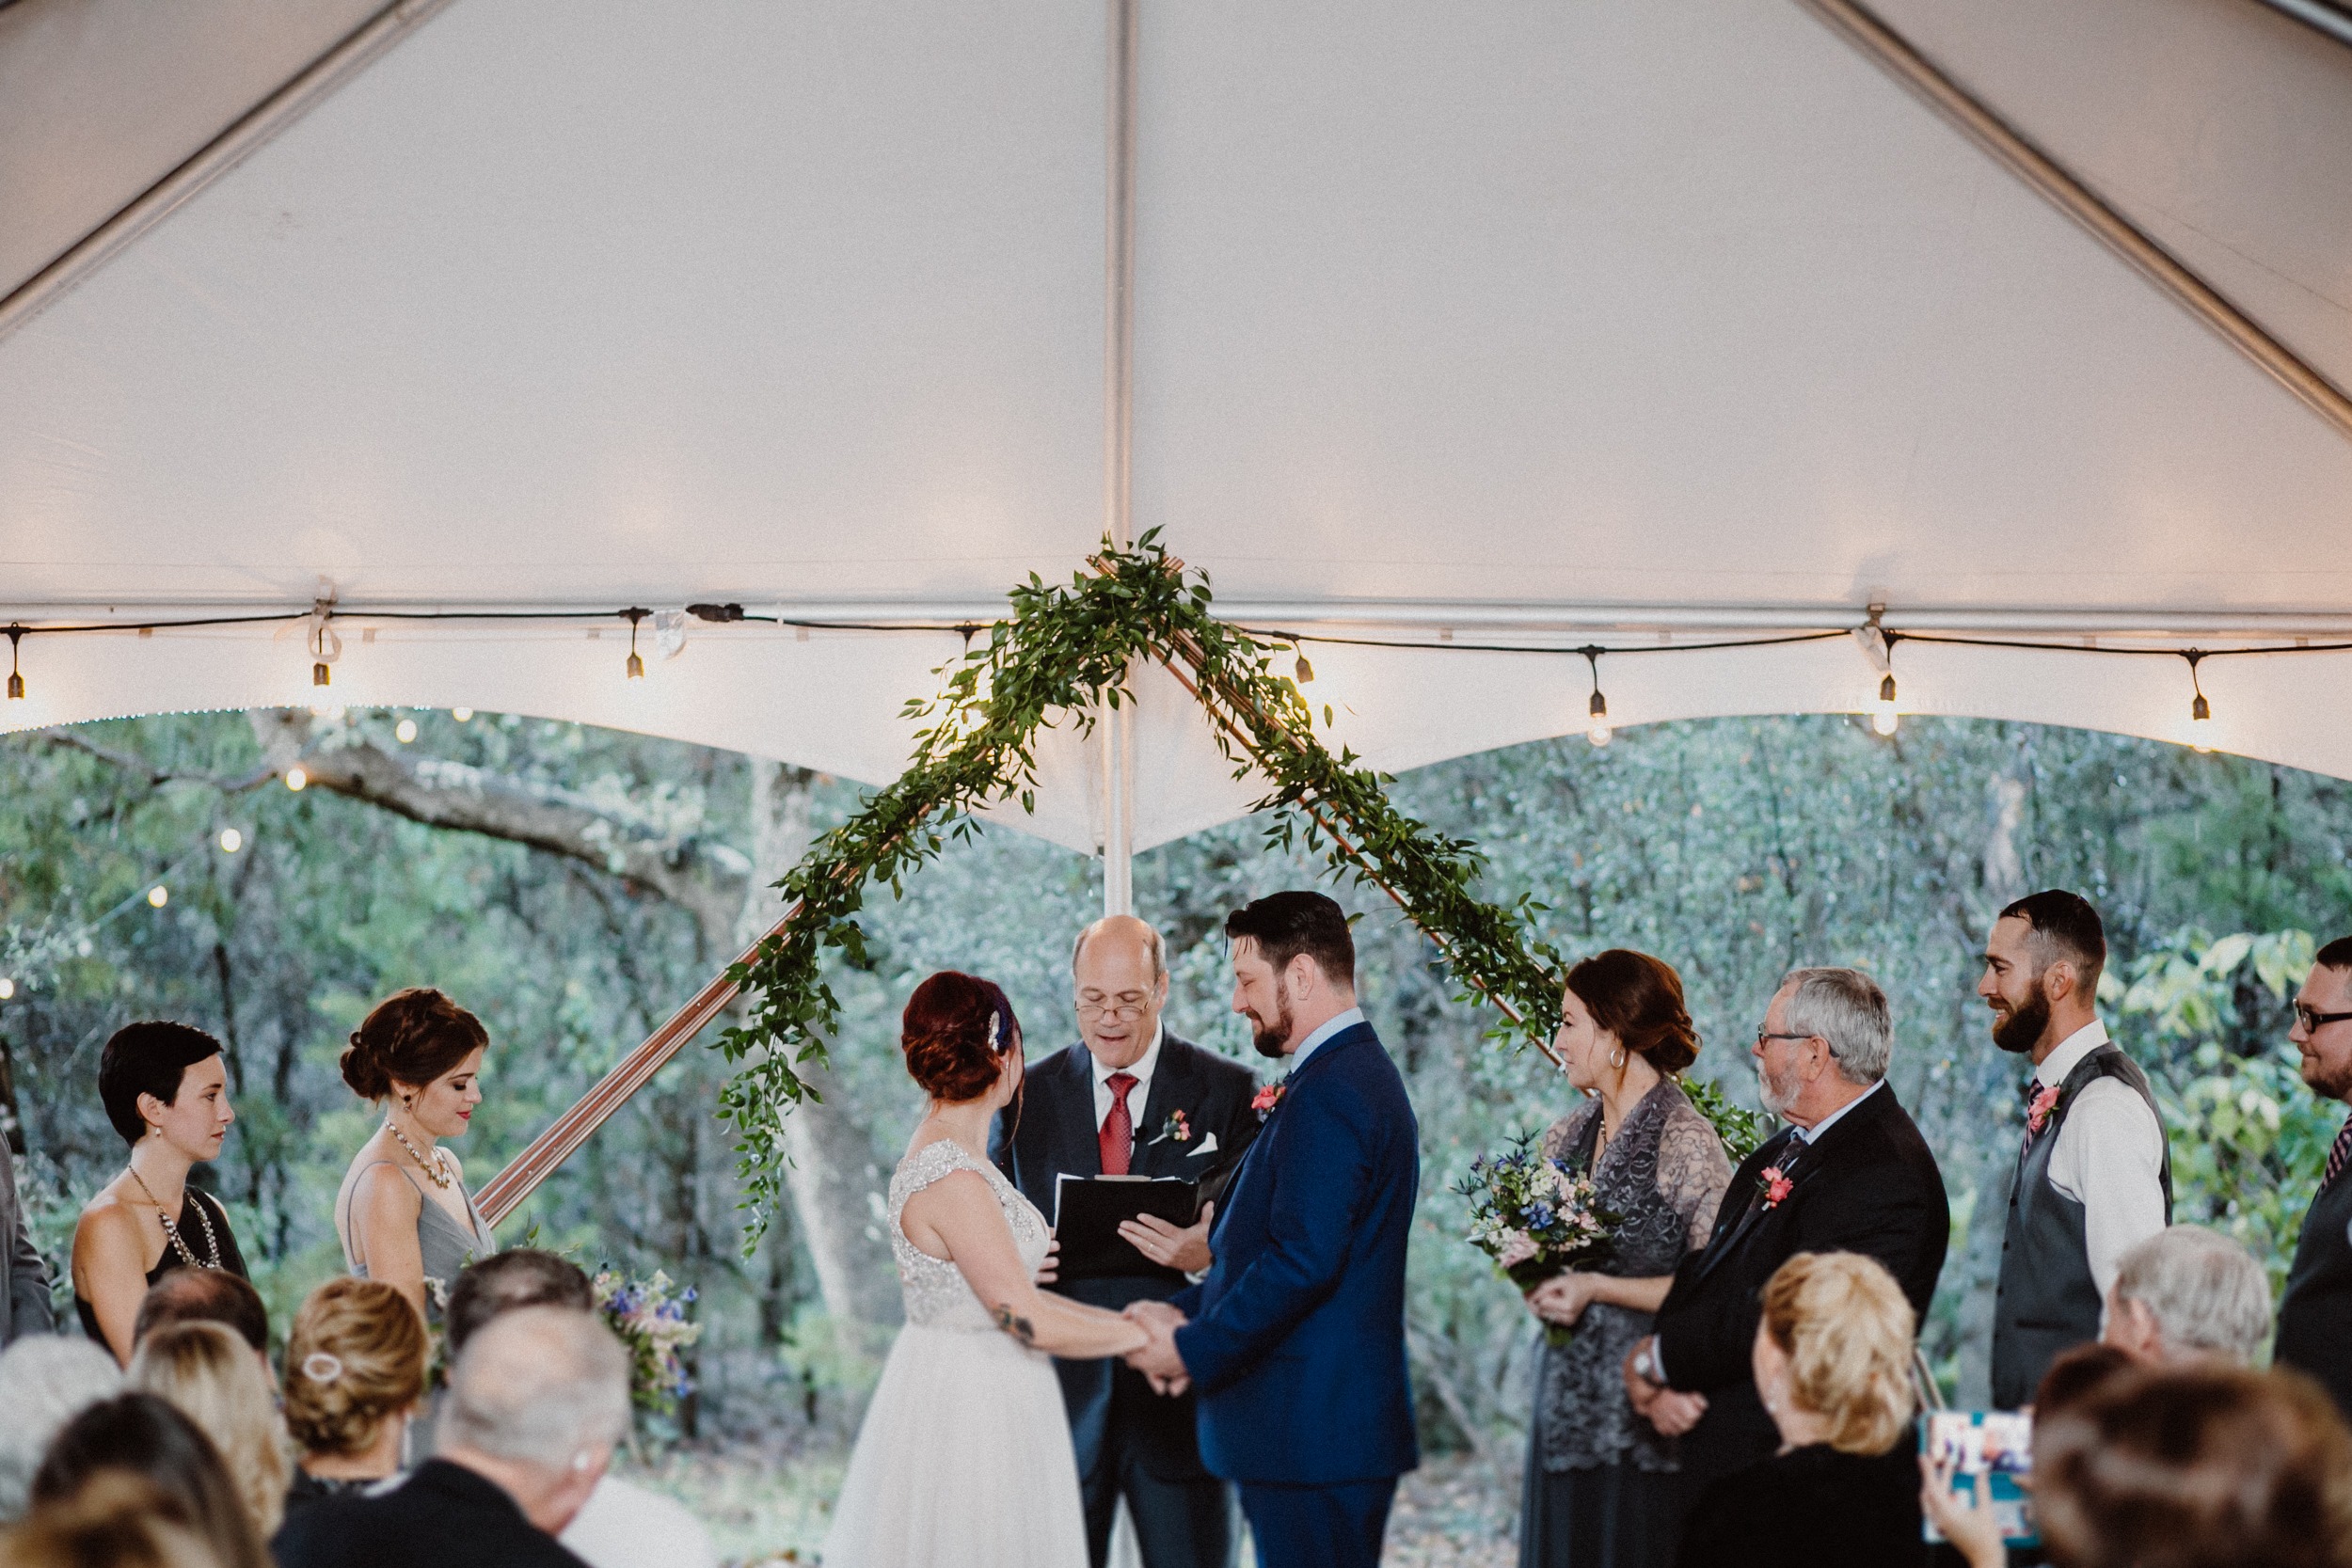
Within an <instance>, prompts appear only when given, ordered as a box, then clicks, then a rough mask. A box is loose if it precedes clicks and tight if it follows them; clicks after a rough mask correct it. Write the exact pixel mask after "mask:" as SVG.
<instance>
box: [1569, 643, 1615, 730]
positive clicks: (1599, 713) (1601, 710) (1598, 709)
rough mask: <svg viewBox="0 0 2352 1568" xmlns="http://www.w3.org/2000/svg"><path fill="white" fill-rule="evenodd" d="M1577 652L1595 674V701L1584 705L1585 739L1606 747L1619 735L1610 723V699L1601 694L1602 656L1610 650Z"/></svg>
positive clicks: (1597, 649)
mask: <svg viewBox="0 0 2352 1568" xmlns="http://www.w3.org/2000/svg"><path fill="white" fill-rule="evenodd" d="M1576 651H1577V652H1578V653H1580V654H1582V655H1583V656H1584V662H1585V663H1586V664H1588V665H1590V666H1592V672H1593V700H1592V701H1591V702H1589V703H1586V704H1585V705H1584V717H1585V725H1584V738H1585V739H1587V740H1589V741H1591V742H1592V743H1593V744H1594V745H1595V746H1606V745H1608V744H1609V742H1610V741H1612V740H1613V739H1615V738H1616V733H1617V732H1616V731H1615V730H1614V729H1613V728H1612V727H1611V726H1610V723H1609V699H1608V698H1606V697H1604V696H1602V695H1601V692H1600V656H1601V655H1603V654H1605V653H1607V652H1608V651H1609V650H1608V649H1606V648H1602V647H1597V646H1592V645H1587V646H1585V647H1581V648H1579V649H1577V650H1576Z"/></svg>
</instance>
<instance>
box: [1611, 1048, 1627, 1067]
mask: <svg viewBox="0 0 2352 1568" xmlns="http://www.w3.org/2000/svg"><path fill="white" fill-rule="evenodd" d="M1609 1065H1610V1066H1611V1067H1623V1066H1625V1047H1624V1046H1622V1045H1621V1046H1619V1047H1617V1049H1616V1050H1614V1051H1612V1052H1611V1053H1609Z"/></svg>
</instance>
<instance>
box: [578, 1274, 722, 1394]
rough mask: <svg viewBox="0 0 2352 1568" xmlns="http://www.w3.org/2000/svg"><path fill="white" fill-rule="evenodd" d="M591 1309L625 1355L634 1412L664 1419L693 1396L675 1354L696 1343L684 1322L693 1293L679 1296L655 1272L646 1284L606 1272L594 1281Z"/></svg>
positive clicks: (692, 1328)
mask: <svg viewBox="0 0 2352 1568" xmlns="http://www.w3.org/2000/svg"><path fill="white" fill-rule="evenodd" d="M595 1289H596V1309H597V1310H598V1311H599V1312H601V1313H603V1314H604V1321H605V1322H606V1323H608V1324H609V1325H611V1327H612V1332H613V1333H614V1334H617V1335H619V1336H620V1339H621V1343H622V1344H623V1345H624V1346H626V1347H627V1348H628V1361H629V1368H628V1373H629V1375H628V1398H629V1402H630V1403H631V1404H633V1405H635V1406H636V1407H637V1408H638V1409H640V1410H647V1411H651V1412H653V1413H655V1414H656V1415H666V1414H668V1413H669V1412H670V1411H671V1410H673V1409H675V1407H676V1404H677V1402H678V1401H680V1400H682V1399H684V1398H685V1397H686V1396H687V1395H689V1394H691V1393H692V1392H693V1391H694V1380H693V1379H692V1378H691V1377H689V1376H687V1375H686V1366H685V1363H684V1362H683V1361H682V1360H681V1359H680V1358H679V1356H678V1352H679V1351H681V1350H684V1349H685V1348H686V1347H687V1346H689V1345H691V1344H692V1343H693V1342H694V1341H695V1340H697V1339H699V1338H702V1334H703V1325H702V1324H700V1323H690V1322H688V1321H687V1317H686V1309H687V1308H688V1307H691V1306H692V1305H693V1304H694V1290H693V1287H691V1286H689V1287H687V1288H686V1289H685V1290H683V1291H681V1290H679V1289H678V1288H677V1287H676V1286H675V1285H674V1284H673V1283H671V1280H670V1276H669V1275H666V1274H664V1273H662V1272H661V1271H660V1270H659V1269H656V1270H655V1271H654V1275H653V1277H652V1278H651V1279H629V1278H627V1277H625V1276H623V1275H619V1274H615V1273H613V1272H612V1270H610V1269H608V1270H606V1271H604V1272H603V1273H601V1274H599V1275H596V1282H595Z"/></svg>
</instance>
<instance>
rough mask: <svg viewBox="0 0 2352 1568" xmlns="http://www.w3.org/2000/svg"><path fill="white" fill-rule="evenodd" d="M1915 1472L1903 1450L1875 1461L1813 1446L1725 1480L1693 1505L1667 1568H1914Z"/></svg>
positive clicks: (1901, 1446) (1923, 1549) (1922, 1555)
mask: <svg viewBox="0 0 2352 1568" xmlns="http://www.w3.org/2000/svg"><path fill="white" fill-rule="evenodd" d="M1927 1560H1928V1546H1927V1544H1926V1542H1925V1541H1924V1540H1923V1539H1922V1538H1921V1535H1920V1530H1919V1463H1918V1456H1917V1454H1916V1452H1915V1450H1914V1449H1913V1447H1912V1445H1911V1444H1910V1443H1909V1442H1900V1443H1898V1444H1896V1445H1895V1447H1894V1449H1892V1450H1891V1451H1890V1452H1887V1453H1883V1454H1879V1455H1875V1456H1873V1455H1867V1454H1851V1453H1839V1452H1838V1451H1837V1450H1836V1449H1833V1448H1831V1447H1830V1446H1829V1445H1828V1444H1826V1443H1815V1444H1812V1445H1810V1446H1808V1447H1805V1448H1802V1449H1790V1450H1789V1451H1788V1452H1787V1453H1784V1454H1776V1455H1774V1456H1773V1457H1772V1458H1771V1459H1767V1460H1765V1461H1764V1462H1763V1463H1761V1464H1758V1465H1749V1466H1748V1467H1747V1468H1746V1469H1744V1470H1734V1471H1733V1472H1732V1473H1731V1474H1729V1475H1727V1476H1724V1477H1723V1478H1722V1479H1721V1480H1719V1481H1716V1482H1715V1483H1714V1484H1713V1485H1712V1486H1709V1487H1708V1489H1707V1490H1706V1491H1705V1492H1704V1493H1703V1494H1701V1495H1700V1497H1699V1501H1698V1506H1697V1507H1696V1508H1694V1509H1693V1510H1692V1513H1691V1517H1690V1520H1689V1522H1688V1523H1687V1524H1685V1525H1684V1527H1683V1530H1682V1549H1681V1550H1680V1551H1678V1552H1677V1553H1676V1554H1675V1565H1676V1568H1716V1565H1718V1564H1722V1563H1734V1562H1736V1563H1740V1564H1741V1565H1742V1568H1913V1565H1915V1564H1922V1563H1925V1562H1926V1561H1927Z"/></svg>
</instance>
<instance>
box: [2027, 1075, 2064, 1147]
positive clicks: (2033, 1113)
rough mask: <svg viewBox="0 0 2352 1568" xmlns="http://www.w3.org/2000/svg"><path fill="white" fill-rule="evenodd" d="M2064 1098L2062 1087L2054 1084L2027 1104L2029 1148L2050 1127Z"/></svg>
mask: <svg viewBox="0 0 2352 1568" xmlns="http://www.w3.org/2000/svg"><path fill="white" fill-rule="evenodd" d="M2063 1097H2064V1095H2063V1090H2062V1089H2061V1087H2060V1086H2059V1085H2057V1084H2052V1085H2049V1086H2048V1087H2047V1088H2045V1089H2043V1090H2042V1092H2041V1093H2040V1094H2037V1095H2035V1096H2034V1097H2033V1099H2032V1100H2031V1101H2027V1102H2026V1147H2027V1148H2031V1147H2032V1146H2033V1140H2034V1136H2035V1134H2036V1133H2038V1132H2041V1131H2042V1129H2043V1128H2044V1127H2046V1126H2048V1125H2049V1123H2050V1117H2053V1116H2055V1115H2056V1114H2057V1112H2058V1101H2059V1100H2060V1099H2062V1098H2063Z"/></svg>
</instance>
